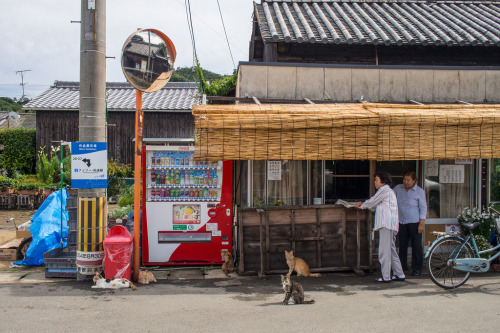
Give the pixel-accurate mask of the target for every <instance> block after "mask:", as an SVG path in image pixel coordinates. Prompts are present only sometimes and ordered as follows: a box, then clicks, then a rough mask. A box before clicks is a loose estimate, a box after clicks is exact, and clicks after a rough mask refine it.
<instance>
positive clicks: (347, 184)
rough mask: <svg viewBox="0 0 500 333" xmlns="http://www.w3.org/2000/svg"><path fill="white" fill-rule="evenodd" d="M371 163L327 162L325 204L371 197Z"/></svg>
mask: <svg viewBox="0 0 500 333" xmlns="http://www.w3.org/2000/svg"><path fill="white" fill-rule="evenodd" d="M369 192H370V161H325V204H334V203H335V201H337V199H348V200H361V199H366V198H368V197H369Z"/></svg>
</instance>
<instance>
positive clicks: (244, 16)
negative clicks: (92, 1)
mask: <svg viewBox="0 0 500 333" xmlns="http://www.w3.org/2000/svg"><path fill="white" fill-rule="evenodd" d="M81 1H82V0H43V1H41V0H1V4H0V6H1V7H0V8H1V10H0V31H1V32H2V33H1V38H0V40H1V43H0V59H1V61H0V97H11V98H14V97H15V98H21V96H22V94H23V89H22V86H21V74H20V73H16V71H22V70H30V71H26V72H24V83H25V86H24V94H25V96H26V97H28V98H30V99H31V98H34V97H37V96H38V95H40V94H41V93H42V92H44V91H45V90H47V89H48V88H49V87H50V86H51V85H53V84H54V82H55V81H79V80H80V24H79V23H71V21H80V20H81V10H80V8H81ZM98 1H99V0H98ZM257 2H259V3H260V1H258V0H257ZM190 3H191V15H192V18H193V29H194V37H195V43H196V52H197V54H198V59H199V61H200V64H201V66H202V67H203V68H205V69H208V70H210V71H212V72H215V73H219V74H232V73H233V70H234V69H235V68H237V66H238V62H240V61H248V54H249V43H250V38H251V33H252V12H253V0H219V4H220V8H221V12H222V18H223V19H224V24H225V27H226V31H227V35H228V39H229V45H230V48H231V51H232V55H233V59H234V63H235V65H233V61H232V59H231V54H230V51H229V47H228V45H227V41H226V37H225V35H224V29H223V25H222V20H221V17H220V13H219V9H218V6H217V0H190ZM184 4H185V0H142V1H138V0H107V1H106V54H107V56H108V57H115V59H107V61H106V80H107V82H125V81H126V80H125V77H124V75H123V72H122V70H121V66H120V57H121V50H122V47H123V43H124V42H125V40H126V39H127V37H128V36H129V35H131V34H132V33H133V32H135V31H136V30H137V29H138V28H142V29H148V28H150V29H157V30H160V31H161V32H163V33H164V34H165V35H167V36H168V37H169V38H170V39H171V40H172V42H173V43H174V45H175V48H176V51H177V58H176V61H175V68H178V67H186V66H187V67H190V66H192V64H193V48H192V46H191V37H190V34H189V27H188V24H187V18H186V7H185V5H184Z"/></svg>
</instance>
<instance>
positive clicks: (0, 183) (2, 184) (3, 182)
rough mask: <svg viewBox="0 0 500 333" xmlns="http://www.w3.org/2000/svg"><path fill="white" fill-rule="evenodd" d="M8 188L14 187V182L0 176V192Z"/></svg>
mask: <svg viewBox="0 0 500 333" xmlns="http://www.w3.org/2000/svg"><path fill="white" fill-rule="evenodd" d="M8 187H14V180H13V179H11V178H9V177H7V176H5V175H1V176H0V190H2V191H5V189H6V188H8Z"/></svg>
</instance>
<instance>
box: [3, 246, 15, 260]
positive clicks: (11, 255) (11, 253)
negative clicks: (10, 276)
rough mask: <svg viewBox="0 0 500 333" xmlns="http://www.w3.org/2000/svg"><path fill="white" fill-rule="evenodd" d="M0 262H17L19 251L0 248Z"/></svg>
mask: <svg viewBox="0 0 500 333" xmlns="http://www.w3.org/2000/svg"><path fill="white" fill-rule="evenodd" d="M0 260H1V261H16V260H17V249H1V248H0Z"/></svg>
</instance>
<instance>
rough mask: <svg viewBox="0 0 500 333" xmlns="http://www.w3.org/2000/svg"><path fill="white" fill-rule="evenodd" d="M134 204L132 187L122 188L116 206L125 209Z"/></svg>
mask: <svg viewBox="0 0 500 333" xmlns="http://www.w3.org/2000/svg"><path fill="white" fill-rule="evenodd" d="M133 204H134V186H133V185H132V186H127V187H124V188H123V189H122V190H121V191H120V194H119V199H118V206H120V207H125V206H129V205H133Z"/></svg>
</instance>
